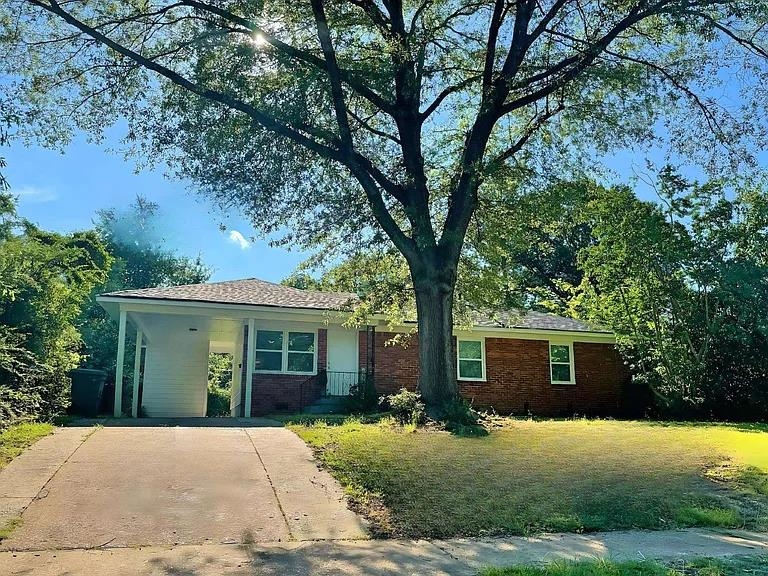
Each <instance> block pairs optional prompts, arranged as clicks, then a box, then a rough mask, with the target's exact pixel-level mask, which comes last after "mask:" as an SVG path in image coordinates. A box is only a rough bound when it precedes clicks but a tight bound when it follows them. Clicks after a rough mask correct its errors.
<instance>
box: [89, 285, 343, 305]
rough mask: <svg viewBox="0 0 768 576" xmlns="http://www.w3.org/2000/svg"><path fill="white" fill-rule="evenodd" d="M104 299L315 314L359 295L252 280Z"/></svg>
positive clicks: (126, 292)
mask: <svg viewBox="0 0 768 576" xmlns="http://www.w3.org/2000/svg"><path fill="white" fill-rule="evenodd" d="M102 296H117V297H120V298H146V299H151V300H181V301H190V302H208V303H214V304H245V305H250V306H274V307H279V308H307V309H311V310H342V309H344V308H347V307H348V306H349V304H350V303H351V302H353V301H355V300H357V295H355V294H350V293H346V292H318V291H315V290H300V289H298V288H291V287H290V286H283V285H282V284H275V283H273V282H266V281H264V280H257V279H256V278H248V279H246V280H230V281H227V282H211V283H208V284H186V285H183V286H167V287H163V288H142V289H139V290H121V291H119V292H109V293H108V294H102Z"/></svg>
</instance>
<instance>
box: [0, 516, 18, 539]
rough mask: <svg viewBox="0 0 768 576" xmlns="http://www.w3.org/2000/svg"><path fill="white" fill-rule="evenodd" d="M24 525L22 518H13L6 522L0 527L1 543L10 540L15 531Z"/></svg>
mask: <svg viewBox="0 0 768 576" xmlns="http://www.w3.org/2000/svg"><path fill="white" fill-rule="evenodd" d="M21 524H22V519H21V518H18V517H17V518H11V519H10V520H6V522H5V524H2V525H0V541H2V540H5V539H6V538H10V537H11V534H13V531H14V530H16V529H17V528H18V527H19V526H21Z"/></svg>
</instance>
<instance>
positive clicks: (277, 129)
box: [27, 0, 342, 161]
mask: <svg viewBox="0 0 768 576" xmlns="http://www.w3.org/2000/svg"><path fill="white" fill-rule="evenodd" d="M27 1H28V2H30V3H31V4H33V5H35V6H38V7H39V8H42V9H43V10H46V11H47V12H50V13H51V14H54V15H56V16H58V17H59V18H61V19H62V20H64V21H65V22H66V23H67V24H69V25H70V26H73V27H75V28H77V29H78V30H80V31H81V32H83V33H84V34H86V35H87V36H90V37H91V38H93V39H94V40H95V41H97V42H98V43H100V44H102V45H104V46H107V47H108V48H111V49H112V50H114V51H115V52H117V53H118V54H122V55H123V56H125V57H126V58H128V59H130V60H132V61H133V62H136V63H137V64H139V65H140V66H142V67H143V68H146V69H147V70H151V71H153V72H155V73H157V74H159V75H160V76H163V77H164V78H167V79H168V80H170V81H171V82H172V83H174V84H176V85H177V86H180V87H182V88H184V89H186V90H188V91H190V92H192V93H193V94H197V95H198V96H202V97H203V98H207V99H209V100H212V101H214V102H218V103H219V104H223V105H225V106H228V107H229V108H232V109H234V110H238V111H240V112H243V113H244V114H246V115H247V116H249V117H250V118H252V119H253V120H255V121H256V123H257V124H259V125H260V126H262V127H263V128H265V129H266V130H268V131H270V132H274V133H276V134H280V135H281V136H284V137H286V138H288V139H289V140H291V141H293V142H296V143H297V144H300V145H302V146H304V147H305V148H307V149H309V150H311V151H313V152H315V153H316V154H318V155H320V156H322V157H324V158H329V159H332V160H337V161H342V158H341V156H340V153H339V151H338V150H336V149H335V148H331V147H330V146H327V145H325V144H322V143H320V142H317V141H315V140H312V139H311V138H309V137H307V136H305V135H304V134H302V133H301V132H299V131H298V130H295V129H293V128H291V127H290V126H288V125H286V124H282V123H280V122H278V121H277V120H276V119H275V118H273V117H272V116H270V115H269V114H266V113H265V112H263V111H261V110H259V109H258V108H256V107H254V106H251V105H250V104H247V103H245V102H243V101H242V100H238V99H236V98H233V97H232V96H230V95H228V94H224V93H222V92H218V91H216V90H212V89H210V88H206V87H203V86H200V85H198V84H195V83H194V82H192V81H191V80H189V79H187V78H185V77H184V76H182V75H181V74H179V73H178V72H175V71H174V70H171V69H169V68H167V67H165V66H163V65H162V64H159V63H157V62H155V61H153V60H150V59H149V58H146V57H145V56H142V55H141V54H139V53H138V52H135V51H133V50H131V49H130V48H127V47H126V46H123V45H122V44H120V43H118V42H115V41H114V40H112V39H111V38H108V37H107V36H105V35H104V34H102V33H101V32H99V31H98V30H95V29H94V28H93V27H91V26H89V25H88V24H86V23H85V22H82V21H81V20H79V19H77V18H76V17H74V16H73V15H72V14H70V13H69V12H67V11H66V10H65V9H63V8H62V7H61V5H60V4H59V3H58V2H56V0H50V4H46V3H44V2H42V1H41V0H27Z"/></svg>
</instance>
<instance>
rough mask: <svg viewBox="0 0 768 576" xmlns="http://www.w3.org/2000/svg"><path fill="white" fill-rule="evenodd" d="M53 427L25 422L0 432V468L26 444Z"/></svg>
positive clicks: (45, 434)
mask: <svg viewBox="0 0 768 576" xmlns="http://www.w3.org/2000/svg"><path fill="white" fill-rule="evenodd" d="M53 428H54V427H53V425H52V424H47V423H39V422H26V423H24V424H16V425H15V426H11V427H10V428H8V429H7V430H4V431H3V432H0V470H2V469H3V468H5V466H6V465H7V464H8V462H10V461H11V460H13V459H14V458H15V457H16V456H18V455H19V454H21V453H22V452H23V451H24V449H25V448H26V447H27V446H30V445H32V444H34V443H35V442H37V441H38V440H39V439H40V438H42V437H43V436H47V435H48V434H50V433H51V432H53Z"/></svg>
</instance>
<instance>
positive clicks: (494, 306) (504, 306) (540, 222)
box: [457, 178, 600, 314]
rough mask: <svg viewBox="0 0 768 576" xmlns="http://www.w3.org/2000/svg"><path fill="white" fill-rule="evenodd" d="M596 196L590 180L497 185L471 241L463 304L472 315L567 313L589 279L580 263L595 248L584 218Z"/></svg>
mask: <svg viewBox="0 0 768 576" xmlns="http://www.w3.org/2000/svg"><path fill="white" fill-rule="evenodd" d="M598 189H600V186H598V185H597V184H596V183H595V182H593V181H591V180H588V179H579V180H574V181H563V180H555V181H552V180H549V181H546V180H542V181H539V182H536V183H535V184H534V185H532V184H530V183H528V184H527V185H525V186H523V185H521V184H520V183H518V182H514V181H513V180H511V179H509V178H506V179H500V180H499V181H498V182H497V186H496V187H494V188H493V189H492V190H489V191H488V192H487V193H486V197H485V198H484V200H485V201H486V202H487V206H486V208H485V209H484V210H483V211H482V212H480V213H478V215H477V216H476V220H477V227H476V228H474V229H471V230H470V232H469V235H468V237H467V247H466V249H465V257H464V260H463V264H464V266H463V269H462V270H461V271H460V274H459V285H458V289H457V290H458V293H459V294H460V295H461V297H462V298H463V299H464V300H465V301H466V302H467V303H468V304H469V305H470V306H471V307H473V308H475V309H477V308H480V309H485V310H513V309H517V308H532V309H538V310H543V311H550V312H555V313H560V314H561V313H564V312H565V311H566V310H567V308H568V304H569V302H570V300H571V298H572V297H573V293H574V291H575V289H576V288H577V287H578V286H579V285H580V284H581V282H582V279H583V277H584V273H583V271H582V269H581V268H580V267H579V265H578V262H577V255H578V253H579V252H580V251H581V250H582V249H584V248H586V247H588V246H590V245H591V244H592V243H594V238H593V236H592V233H591V229H590V226H589V223H588V221H587V220H586V219H585V218H584V217H583V210H584V208H585V207H586V204H587V202H588V201H589V200H590V198H592V197H593V196H594V194H595V193H596V191H597V190H598Z"/></svg>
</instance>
